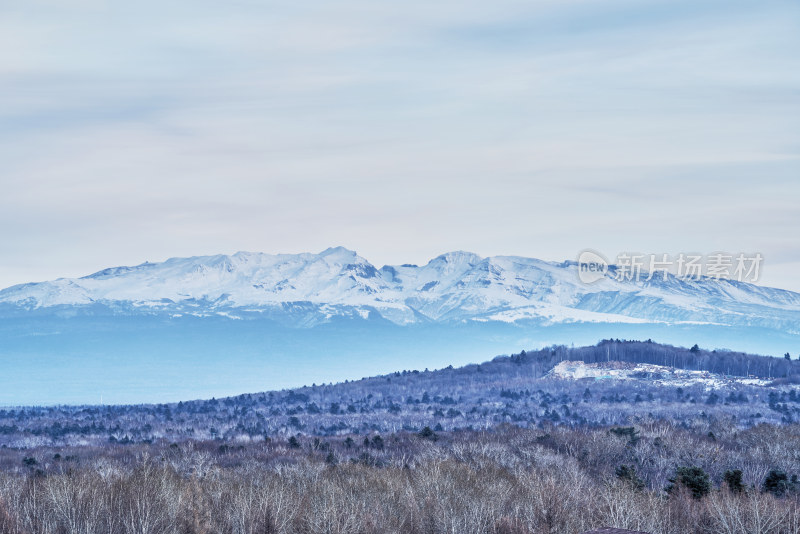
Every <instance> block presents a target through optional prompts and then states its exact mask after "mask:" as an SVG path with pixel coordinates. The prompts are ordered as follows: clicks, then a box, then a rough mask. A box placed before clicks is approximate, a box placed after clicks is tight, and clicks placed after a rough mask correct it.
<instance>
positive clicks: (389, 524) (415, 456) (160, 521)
mask: <svg viewBox="0 0 800 534" xmlns="http://www.w3.org/2000/svg"><path fill="white" fill-rule="evenodd" d="M353 437H355V438H357V439H351V440H347V439H346V438H344V437H343V438H332V439H331V440H330V441H320V440H319V439H318V438H317V439H311V438H304V437H300V438H299V439H297V440H296V441H297V444H299V447H297V446H294V447H293V446H290V445H289V443H288V442H284V441H270V440H265V441H263V442H261V443H249V444H248V445H246V446H241V447H240V446H230V445H226V444H222V442H219V441H217V442H186V443H182V444H169V443H163V444H153V445H129V446H121V445H113V446H107V447H101V448H91V447H83V448H81V447H74V448H69V449H59V450H56V449H51V448H38V449H34V450H11V449H4V450H2V451H0V469H1V470H0V532H2V533H3V534H95V533H97V534H128V533H130V534H133V533H136V534H156V533H158V534H165V533H167V534H201V533H202V534H206V533H208V534H211V533H214V534H217V533H230V534H266V533H309V534H311V533H314V534H316V533H331V534H333V533H336V534H345V533H353V534H361V533H363V534H368V533H376V534H377V533H389V532H396V533H409V534H411V533H419V534H423V533H431V534H433V533H459V534H470V533H475V534H478V533H481V534H483V533H492V534H525V533H531V534H533V533H536V534H539V533H542V534H543V533H549V534H574V533H576V532H582V531H586V530H589V529H591V528H597V527H600V526H613V527H617V528H627V529H632V530H641V531H646V532H652V533H655V534H679V533H681V534H684V533H704V534H705V533H708V534H711V533H719V534H734V533H760V534H771V533H774V534H779V533H781V534H782V533H799V532H800V501H798V496H797V492H796V490H797V488H796V487H795V483H794V482H793V481H792V478H791V475H792V474H797V473H798V472H800V462H799V460H800V453H798V451H800V429H798V427H796V426H791V425H790V426H783V427H778V426H769V425H762V426H759V427H755V428H752V429H749V430H744V431H741V430H736V429H733V428H730V429H726V428H708V429H702V430H698V429H696V430H692V431H689V430H684V429H680V428H677V427H676V426H675V425H671V424H667V423H659V422H650V423H641V424H638V425H637V426H636V427H635V428H633V429H631V428H622V429H620V428H615V429H610V428H599V429H591V430H589V429H568V428H563V427H552V428H548V429H545V430H528V429H519V428H516V427H510V426H506V427H500V428H496V429H495V430H494V431H492V432H480V433H479V432H460V433H455V434H442V433H439V434H436V433H432V432H425V433H420V434H410V433H401V434H396V435H390V436H383V439H381V440H376V439H375V436H374V435H373V436H370V438H371V439H369V440H364V436H353ZM620 466H627V468H626V469H619V468H620ZM681 466H695V467H697V469H695V470H693V471H688V470H687V472H690V473H695V472H699V473H701V474H702V475H708V481H710V486H709V488H710V491H708V492H707V493H706V492H705V490H704V491H703V492H700V493H698V496H699V498H698V496H693V492H692V490H693V488H692V487H690V482H685V481H684V482H682V480H683V479H681V478H680V477H678V478H677V479H676V469H677V468H678V467H681ZM732 470H739V471H741V473H742V474H741V481H742V485H741V487H736V488H734V487H731V486H730V484H729V483H726V482H724V480H736V477H730V476H728V478H726V472H731V471H732ZM770 471H775V472H778V471H779V472H780V473H785V474H786V475H787V476H786V480H785V481H784V479H783V478H781V476H777V475H773V476H772V477H771V478H770V477H769V476H768V474H769V473H770ZM670 478H672V479H673V482H675V481H676V480H677V482H675V483H674V484H673V486H674V487H673V489H672V490H671V491H669V492H667V491H665V488H666V487H667V486H669V485H670V483H669V479H670ZM767 479H770V480H773V482H774V481H777V482H780V484H777V483H775V484H773V485H772V486H770V485H769V484H766V485H765V480H767ZM784 482H785V483H784ZM773 486H774V487H773ZM775 488H777V489H775ZM695 489H696V488H695ZM778 490H780V491H778Z"/></svg>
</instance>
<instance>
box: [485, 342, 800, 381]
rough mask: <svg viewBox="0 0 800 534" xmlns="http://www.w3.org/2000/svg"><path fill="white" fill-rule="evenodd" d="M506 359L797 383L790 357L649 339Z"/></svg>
mask: <svg viewBox="0 0 800 534" xmlns="http://www.w3.org/2000/svg"><path fill="white" fill-rule="evenodd" d="M506 358H509V359H510V360H511V361H513V362H515V363H519V364H523V363H525V364H534V365H535V366H536V367H537V368H538V369H540V370H541V372H542V373H546V372H547V371H549V370H550V369H552V368H553V367H554V366H555V365H557V364H558V363H559V362H562V361H565V360H572V361H582V362H585V363H600V362H609V361H623V362H631V363H649V364H654V365H664V366H667V367H675V368H677V369H686V370H690V371H708V372H710V373H717V374H721V375H728V376H743V377H747V376H752V377H758V378H767V379H779V378H782V379H792V381H798V382H800V361H798V360H792V359H790V357H784V358H774V357H772V356H758V355H755V354H747V353H744V352H732V351H727V350H704V349H701V348H700V347H698V346H697V345H694V346H693V347H692V348H683V347H673V346H672V345H664V344H660V343H656V342H654V341H652V340H650V339H648V340H647V341H630V340H624V339H623V340H620V339H604V340H603V341H601V342H599V343H598V344H597V345H593V346H588V347H578V348H570V347H566V346H563V345H562V346H553V347H547V348H544V349H541V350H538V351H531V352H526V351H522V352H521V353H519V354H512V355H511V356H499V357H498V358H495V360H494V361H502V360H504V359H506Z"/></svg>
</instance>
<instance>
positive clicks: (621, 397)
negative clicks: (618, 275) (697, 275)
mask: <svg viewBox="0 0 800 534" xmlns="http://www.w3.org/2000/svg"><path fill="white" fill-rule="evenodd" d="M566 361H578V362H586V363H590V364H594V363H603V364H612V363H613V362H621V363H622V364H630V365H641V364H654V365H659V366H664V367H666V368H668V369H666V370H665V371H663V372H655V373H653V372H642V373H638V374H637V379H636V380H628V381H619V380H613V379H608V380H592V379H579V380H573V379H560V378H558V377H553V376H552V375H551V374H550V372H551V370H552V369H553V367H554V366H555V365H557V364H559V363H560V362H566ZM669 369H683V370H691V371H696V372H703V373H707V374H708V375H709V376H713V377H716V378H714V381H713V383H711V384H709V383H708V382H702V381H683V382H675V381H674V380H673V381H671V382H670V381H666V382H665V381H663V380H661V379H662V378H664V377H665V376H666V377H667V378H668V377H669V376H672V375H671V374H670V372H669ZM799 382H800V361H798V360H796V359H792V358H772V357H766V356H757V355H751V354H743V353H735V352H727V351H714V350H711V351H709V350H702V349H700V348H699V347H693V348H691V349H690V348H680V347H672V346H669V345H662V344H658V343H654V342H651V341H643V342H638V341H620V340H606V341H603V342H601V343H598V344H597V345H594V346H589V347H580V348H569V347H564V346H555V347H548V348H545V349H542V350H538V351H530V352H525V351H522V352H520V353H517V354H513V355H511V356H498V357H497V358H494V359H493V360H492V361H489V362H485V363H482V364H479V365H467V366H465V367H461V368H452V367H448V368H445V369H439V370H428V369H425V370H405V371H400V372H396V373H392V374H390V375H385V376H377V377H372V378H365V379H362V380H357V381H352V382H345V383H340V384H325V385H312V386H308V387H302V388H297V389H293V390H284V391H272V392H263V393H252V394H244V395H239V396H236V397H229V398H225V399H208V400H197V401H189V402H180V403H172V404H159V405H137V406H50V407H20V408H7V409H3V410H0V445H2V446H6V447H15V448H30V447H38V446H67V445H103V444H108V443H111V444H133V443H156V442H159V441H161V440H167V441H172V442H181V441H185V440H222V441H225V442H228V443H240V444H246V443H250V442H258V441H262V440H263V439H264V438H265V437H278V436H282V437H288V436H292V435H312V436H337V435H347V434H365V433H371V432H381V433H392V432H401V431H405V432H417V431H419V430H420V429H422V428H424V427H426V426H429V427H431V428H433V429H437V430H444V431H455V430H481V429H488V428H493V427H495V426H496V425H499V424H503V423H511V424H514V425H516V426H521V427H541V426H543V425H547V424H558V425H564V426H570V427H581V426H593V425H600V426H604V425H606V426H607V425H614V424H617V425H624V424H628V422H629V421H631V420H635V419H637V418H640V417H646V418H652V419H659V420H664V421H675V422H679V423H680V424H681V425H683V426H686V427H695V426H698V425H700V426H702V425H705V424H708V423H710V422H714V421H725V422H726V423H727V424H730V425H733V426H736V427H741V428H746V427H749V426H753V425H757V424H761V423H791V422H793V421H795V420H796V419H798V417H800V393H799V392H798V385H797V384H798V383H799ZM754 383H758V385H756V384H754Z"/></svg>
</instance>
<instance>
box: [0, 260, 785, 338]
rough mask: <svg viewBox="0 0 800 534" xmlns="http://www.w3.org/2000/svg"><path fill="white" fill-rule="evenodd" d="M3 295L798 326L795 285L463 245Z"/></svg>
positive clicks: (139, 307) (317, 312)
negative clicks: (399, 257)
mask: <svg viewBox="0 0 800 534" xmlns="http://www.w3.org/2000/svg"><path fill="white" fill-rule="evenodd" d="M0 304H5V305H6V308H8V307H9V306H10V307H11V308H14V309H17V310H18V311H21V312H24V310H31V309H47V308H50V307H56V306H58V307H64V306H66V307H73V308H76V309H80V308H81V307H85V306H87V305H92V306H97V305H100V306H107V307H109V308H111V309H114V310H116V311H120V310H121V312H122V313H170V314H173V315H175V314H186V313H190V314H193V315H223V316H226V317H239V316H243V315H246V314H247V313H260V314H263V313H268V314H272V315H275V314H279V315H280V314H283V315H286V314H289V315H291V314H292V313H300V312H297V311H296V310H298V309H300V310H302V322H303V324H315V323H318V322H321V321H322V322H324V321H327V320H330V318H331V317H334V316H346V317H377V316H380V317H383V318H384V319H387V320H389V321H392V322H395V323H398V324H408V323H415V322H420V321H439V322H441V321H465V320H469V321H504V322H519V321H537V322H540V323H547V324H549V323H561V322H629V323H641V322H651V323H666V324H679V323H713V324H723V325H747V326H759V325H764V326H769V327H771V328H781V329H784V330H785V331H787V332H796V331H797V330H798V327H797V325H798V324H800V294H797V293H792V292H790V291H782V290H778V289H771V288H765V287H759V286H754V285H751V284H745V283H739V282H729V281H724V280H722V281H717V280H701V281H685V280H681V279H677V278H675V277H673V276H670V277H668V278H667V279H666V280H662V279H661V277H657V278H653V279H652V280H649V281H646V282H644V281H643V282H620V281H617V280H614V279H613V278H611V277H610V276H609V277H607V278H606V279H604V280H601V281H600V282H598V283H596V284H593V285H590V286H587V285H584V284H582V283H581V282H580V281H579V279H578V276H577V271H576V265H575V264H574V262H563V263H551V262H545V261H541V260H536V259H532V258H523V257H517V256H495V257H489V258H482V257H481V256H478V255H477V254H473V253H471V252H464V251H455V252H448V253H446V254H442V255H440V256H437V257H435V258H433V259H431V260H430V261H429V262H428V263H427V264H425V265H423V266H416V265H411V264H404V265H397V266H391V265H388V266H384V267H382V268H381V269H380V270H378V269H376V268H375V266H374V265H372V264H371V263H370V262H369V261H367V260H366V259H364V258H362V257H361V256H359V255H358V254H357V253H356V252H354V251H352V250H349V249H347V248H344V247H333V248H328V249H326V250H324V251H322V252H320V253H318V254H312V253H302V254H278V255H271V254H264V253H258V252H243V251H241V252H237V253H235V254H232V255H214V256H194V257H189V258H170V259H168V260H166V261H164V262H161V263H143V264H140V265H137V266H132V267H125V266H123V267H111V268H108V269H103V270H101V271H98V272H96V273H93V274H90V275H88V276H85V277H83V278H77V279H58V280H54V281H50V282H42V283H31V284H23V285H18V286H14V287H10V288H8V289H5V290H2V291H0ZM287 310H288V311H287ZM309 314H310V315H309ZM272 315H271V316H272ZM291 321H294V319H291V320H290V322H291Z"/></svg>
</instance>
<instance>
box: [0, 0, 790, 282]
mask: <svg viewBox="0 0 800 534" xmlns="http://www.w3.org/2000/svg"><path fill="white" fill-rule="evenodd" d="M14 4H16V5H14ZM798 124H800V4H798V3H797V2H796V1H791V2H789V1H785V2H780V1H769V0H767V1H752V0H749V1H746V2H744V1H734V0H725V1H707V0H691V1H684V0H669V1H644V0H630V1H619V0H609V1H603V2H598V1H596V0H593V1H588V0H586V1H583V0H559V1H538V2H537V1H525V2H522V1H496V2H486V1H483V0H482V1H469V0H466V1H465V0H459V1H449V0H445V1H441V2H435V3H431V2H415V1H410V2H376V1H374V0H373V1H369V2H368V1H355V0H347V1H342V2H335V1H334V2H331V1H327V2H317V1H311V2H305V3H298V2H294V3H274V2H268V1H259V2H256V1H245V0H240V1H230V2H224V3H221V2H210V1H204V0H193V1H191V2H189V1H186V0H176V1H173V2H155V1H153V0H141V1H139V2H124V3H123V2H113V3H112V2H106V1H100V0H58V1H55V0H53V1H37V0H26V1H25V2H16V3H12V2H4V3H0V186H2V187H1V188H0V193H2V194H1V195H0V243H2V246H0V286H3V287H5V286H8V285H11V284H14V283H19V282H24V281H31V280H42V279H49V278H55V277H58V276H79V275H83V274H87V273H89V272H93V271H96V270H98V269H100V268H102V267H106V266H111V265H119V264H138V263H141V262H142V261H145V260H149V261H157V260H162V259H165V258H167V257H170V256H184V255H196V254H209V253H232V252H235V251H237V250H252V251H264V252H299V251H319V250H322V249H324V248H326V247H328V246H332V245H344V246H347V247H349V248H352V249H355V250H357V251H358V252H359V253H360V254H361V255H362V256H365V257H366V258H367V259H369V260H371V261H372V262H373V263H376V264H378V265H382V264H384V263H406V262H414V263H422V262H424V261H426V260H427V259H429V258H431V257H433V256H435V255H437V254H439V253H441V252H444V251H448V250H455V249H464V250H470V251H473V252H476V253H478V254H481V255H494V254H518V255H525V256H533V257H539V258H542V259H550V260H562V259H574V258H575V257H576V255H577V253H578V251H579V250H581V249H584V248H587V247H589V248H594V249H597V250H600V251H602V252H604V253H605V254H606V255H608V256H614V255H616V253H617V252H620V251H642V252H653V253H679V252H684V251H686V252H707V253H710V252H713V251H717V250H723V251H729V252H740V251H744V252H761V253H762V254H763V255H764V258H765V260H764V277H763V279H762V282H763V283H765V284H768V285H774V286H779V287H786V288H791V289H795V290H800V277H798V276H797V274H796V273H797V272H798V269H800V162H799V160H798V158H799V157H800V127H798Z"/></svg>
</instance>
